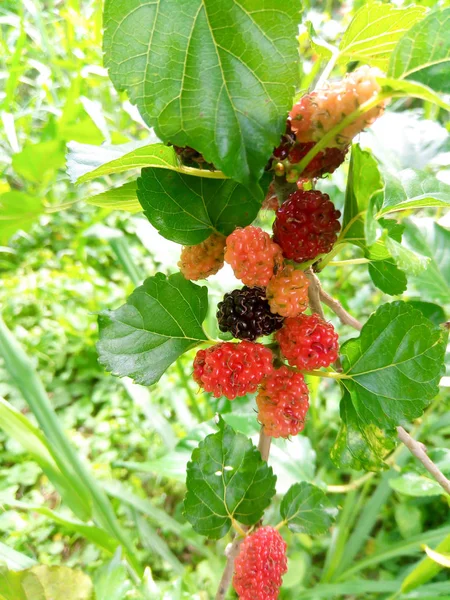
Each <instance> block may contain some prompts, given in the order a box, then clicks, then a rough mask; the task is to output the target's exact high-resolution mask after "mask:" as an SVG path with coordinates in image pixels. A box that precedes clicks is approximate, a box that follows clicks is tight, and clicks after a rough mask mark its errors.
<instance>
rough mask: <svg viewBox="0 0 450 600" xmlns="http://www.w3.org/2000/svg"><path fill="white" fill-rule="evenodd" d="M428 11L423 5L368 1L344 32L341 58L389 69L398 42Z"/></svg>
mask: <svg viewBox="0 0 450 600" xmlns="http://www.w3.org/2000/svg"><path fill="white" fill-rule="evenodd" d="M425 13H426V9H425V8H424V7H421V6H408V7H407V8H396V7H395V6H393V5H392V4H382V3H381V2H365V3H364V4H363V5H362V7H361V8H360V9H359V10H358V11H357V13H356V14H355V16H354V17H353V19H352V21H351V23H350V25H349V26H348V27H347V30H346V31H345V33H344V35H343V36H342V40H341V43H340V46H339V50H340V54H341V57H342V60H345V61H348V60H356V61H362V62H365V63H368V64H370V65H373V66H378V67H380V68H381V69H383V70H386V67H387V65H388V64H389V58H390V56H391V54H392V51H393V50H394V48H395V46H396V44H397V42H398V41H399V40H400V39H401V38H402V36H403V35H404V34H405V33H406V32H407V31H408V30H409V29H410V28H411V27H412V26H413V25H414V24H415V23H417V21H420V20H421V19H423V17H424V15H425Z"/></svg>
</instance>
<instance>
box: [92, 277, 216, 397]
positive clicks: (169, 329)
mask: <svg viewBox="0 0 450 600" xmlns="http://www.w3.org/2000/svg"><path fill="white" fill-rule="evenodd" d="M207 308H208V292H207V289H206V288H205V287H200V286H198V285H195V284H193V283H192V282H190V281H187V280H186V279H185V278H184V277H183V275H181V273H175V274H174V275H170V276H169V277H166V276H165V275H164V274H163V273H157V274H156V275H155V276H154V277H149V278H148V279H146V280H145V281H144V283H143V284H142V285H141V286H139V287H138V288H136V289H135V290H134V292H133V293H132V294H131V296H130V297H129V298H128V300H127V302H126V304H124V305H123V306H121V307H120V308H118V309H117V310H106V311H104V312H102V313H101V314H100V315H99V328H100V339H99V342H98V344H97V349H98V352H99V360H100V362H101V364H102V365H104V366H105V368H106V370H107V371H111V372H112V373H113V374H114V375H118V376H119V377H123V376H124V375H127V376H129V377H131V378H133V379H134V380H135V381H136V383H141V384H142V385H152V384H153V383H155V382H156V381H158V380H159V379H160V377H161V375H162V374H163V373H164V372H165V370H166V369H167V367H168V366H169V365H170V364H172V363H173V362H174V361H175V360H176V359H177V358H178V357H179V356H180V355H181V354H183V353H184V352H186V351H187V350H190V349H191V348H194V347H195V346H197V345H198V344H199V343H200V342H203V341H206V340H207V337H206V335H205V332H204V331H203V329H202V322H203V321H204V319H205V317H206V311H207Z"/></svg>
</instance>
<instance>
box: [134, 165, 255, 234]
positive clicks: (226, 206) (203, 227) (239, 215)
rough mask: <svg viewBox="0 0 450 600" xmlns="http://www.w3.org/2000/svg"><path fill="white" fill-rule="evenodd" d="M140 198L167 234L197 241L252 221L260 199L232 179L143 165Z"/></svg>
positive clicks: (150, 214) (161, 232)
mask: <svg viewBox="0 0 450 600" xmlns="http://www.w3.org/2000/svg"><path fill="white" fill-rule="evenodd" d="M137 194H138V198H139V202H140V203H141V205H142V208H143V210H144V214H145V216H146V217H147V219H148V220H149V221H150V223H151V224H152V225H153V226H154V227H155V228H156V229H157V230H158V231H159V233H160V234H161V235H162V236H164V237H165V238H167V239H169V240H172V241H173V242H177V243H179V244H186V245H194V244H199V243H200V242H203V241H204V240H206V238H207V237H209V236H210V235H211V234H212V233H213V232H219V233H222V234H224V235H228V234H229V233H231V232H232V231H233V230H234V229H235V228H236V227H237V226H242V227H243V226H245V225H248V224H249V223H251V222H252V221H253V220H254V218H255V217H256V215H257V214H258V211H259V209H260V208H261V202H259V201H258V200H257V199H256V198H255V197H254V196H252V194H251V193H250V192H249V191H248V189H246V188H245V187H244V186H243V185H241V184H239V183H237V182H236V181H232V180H231V179H227V180H225V179H222V180H219V179H203V178H199V177H191V176H190V175H182V174H180V173H172V172H170V171H166V170H162V171H158V170H157V169H143V170H142V175H141V177H139V179H138V191H137Z"/></svg>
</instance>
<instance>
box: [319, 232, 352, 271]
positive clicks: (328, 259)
mask: <svg viewBox="0 0 450 600" xmlns="http://www.w3.org/2000/svg"><path fill="white" fill-rule="evenodd" d="M345 243H346V242H340V241H339V240H338V241H337V242H336V243H335V245H334V248H333V249H332V250H331V252H328V254H327V255H326V256H325V257H324V258H323V259H322V260H321V261H320V263H319V264H318V265H317V266H316V267H315V271H316V272H317V273H320V271H323V269H324V268H325V267H326V266H327V265H328V264H329V263H330V262H331V261H332V260H333V258H334V257H335V256H336V254H339V252H340V251H341V250H342V248H343V246H344V244H345Z"/></svg>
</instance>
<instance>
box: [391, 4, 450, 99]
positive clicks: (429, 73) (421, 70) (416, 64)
mask: <svg viewBox="0 0 450 600" xmlns="http://www.w3.org/2000/svg"><path fill="white" fill-rule="evenodd" d="M449 24H450V8H446V9H444V10H441V11H439V10H435V11H433V12H432V13H430V14H429V15H428V16H426V17H425V18H424V19H423V20H422V21H420V22H419V23H416V25H414V27H412V28H411V29H410V30H409V31H408V32H407V33H406V34H405V35H404V36H403V38H402V39H401V40H400V41H399V43H398V44H397V46H396V47H395V49H394V51H393V52H392V55H391V60H390V63H389V69H388V73H387V74H388V76H389V77H393V78H396V79H412V80H413V81H418V82H419V83H422V84H424V85H426V86H428V87H430V88H432V89H433V90H435V91H437V92H443V93H449V92H450V79H449V77H448V68H449V63H450V36H449V35H448V28H449Z"/></svg>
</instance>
